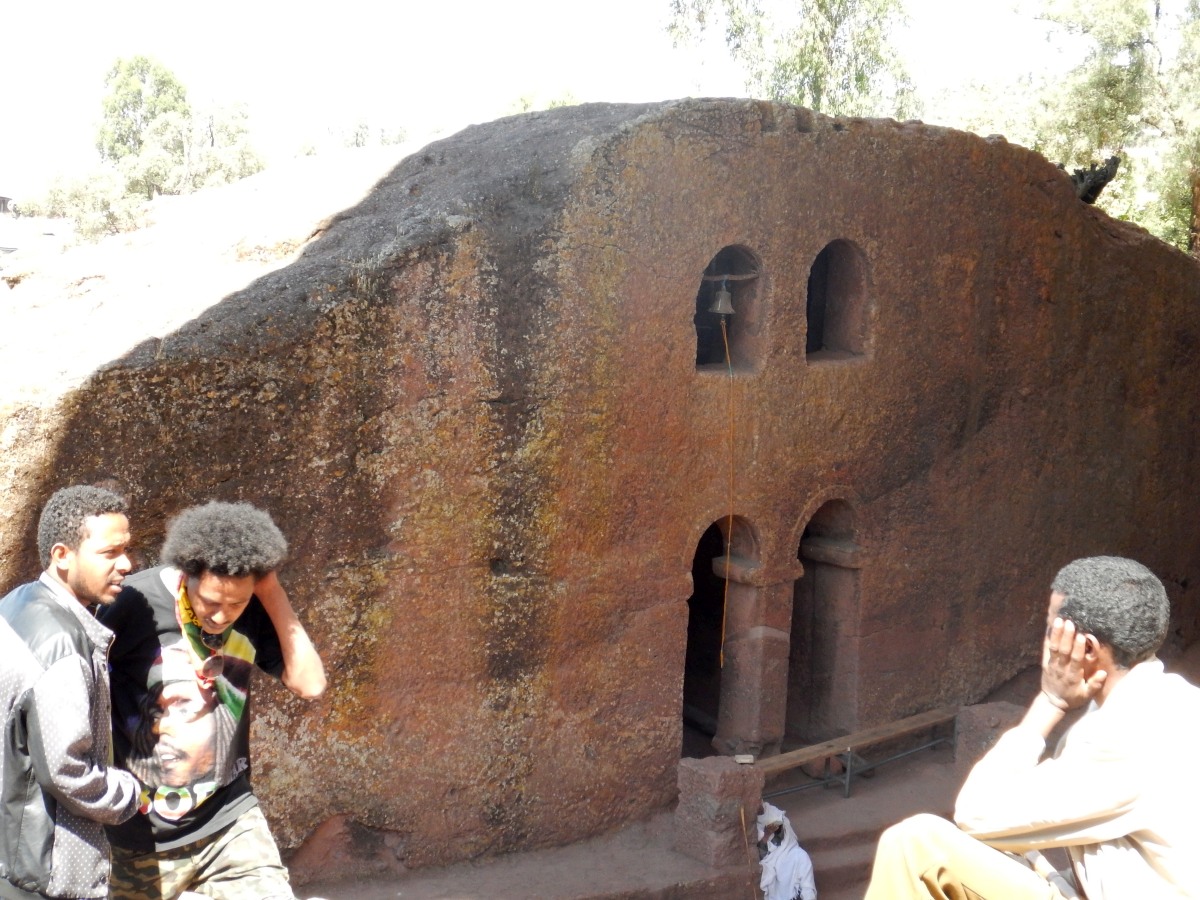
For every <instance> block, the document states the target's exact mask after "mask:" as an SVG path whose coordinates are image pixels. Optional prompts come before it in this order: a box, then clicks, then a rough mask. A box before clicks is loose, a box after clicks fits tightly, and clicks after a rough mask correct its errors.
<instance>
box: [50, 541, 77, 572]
mask: <svg viewBox="0 0 1200 900" xmlns="http://www.w3.org/2000/svg"><path fill="white" fill-rule="evenodd" d="M74 552H75V551H74V550H72V549H71V548H70V547H68V546H67V545H66V544H63V543H58V544H55V545H54V546H53V547H51V548H50V565H51V566H53V567H54V568H56V569H65V568H67V566H68V565H69V564H70V558H71V555H72V554H73V553H74Z"/></svg>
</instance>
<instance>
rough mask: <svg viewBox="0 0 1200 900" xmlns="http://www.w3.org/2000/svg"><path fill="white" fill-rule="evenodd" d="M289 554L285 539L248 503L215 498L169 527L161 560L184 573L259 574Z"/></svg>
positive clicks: (270, 522)
mask: <svg viewBox="0 0 1200 900" xmlns="http://www.w3.org/2000/svg"><path fill="white" fill-rule="evenodd" d="M286 557H287V538H285V537H284V536H283V532H281V531H280V530H279V527H278V526H277V525H276V524H275V522H274V521H272V519H271V517H270V516H269V515H268V514H267V513H265V512H263V511H262V510H261V509H258V508H257V507H255V506H252V505H250V504H249V503H222V502H220V501H219V500H213V501H212V502H210V503H205V504H204V505H203V506H193V507H190V508H188V509H185V510H184V511H183V512H181V513H180V514H179V515H178V516H176V517H175V519H174V520H173V521H172V522H171V524H170V525H169V526H168V527H167V539H166V540H165V541H164V542H163V548H162V559H163V562H165V563H168V564H170V565H172V566H175V568H177V569H180V570H182V571H183V572H185V573H186V574H188V575H202V574H203V573H205V572H211V573H213V574H214V575H237V576H240V575H253V576H255V577H256V578H261V577H262V576H263V575H266V574H267V573H268V572H271V571H274V570H275V569H277V568H279V565H280V563H282V562H283V560H284V559H285V558H286Z"/></svg>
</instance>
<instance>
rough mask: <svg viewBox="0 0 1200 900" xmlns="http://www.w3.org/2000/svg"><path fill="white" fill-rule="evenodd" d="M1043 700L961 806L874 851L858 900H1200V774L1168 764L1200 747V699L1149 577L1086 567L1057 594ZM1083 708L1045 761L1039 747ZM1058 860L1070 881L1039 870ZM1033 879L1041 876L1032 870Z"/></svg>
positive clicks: (986, 763)
mask: <svg viewBox="0 0 1200 900" xmlns="http://www.w3.org/2000/svg"><path fill="white" fill-rule="evenodd" d="M1051 591H1052V592H1051V594H1050V607H1049V612H1048V613H1047V628H1046V637H1045V640H1044V641H1043V644H1042V684H1041V687H1042V689H1041V691H1040V692H1039V693H1038V695H1037V696H1036V697H1035V698H1034V699H1033V702H1032V703H1031V704H1030V706H1029V710H1028V711H1027V712H1026V714H1025V717H1024V718H1023V719H1022V721H1021V722H1020V724H1018V725H1017V726H1016V727H1015V728H1013V729H1011V730H1010V731H1008V732H1006V733H1005V734H1004V735H1002V736H1001V737H1000V739H999V740H998V741H997V742H996V745H995V746H994V747H992V749H991V750H989V751H988V752H987V754H986V755H985V756H984V757H983V758H982V759H981V760H980V761H979V762H978V763H977V764H976V765H975V767H974V768H973V769H972V770H971V773H970V775H969V776H968V777H967V780H966V783H965V784H964V785H963V788H962V791H961V792H960V793H959V796H958V803H957V806H956V808H955V814H954V815H955V820H956V821H957V823H958V827H957V828H956V827H955V826H954V825H953V824H952V823H950V822H948V821H946V820H945V819H941V818H938V817H937V816H930V815H923V816H915V817H913V818H911V819H907V820H905V821H904V822H901V823H900V824H898V825H895V826H893V827H892V828H889V829H888V830H887V831H885V832H884V833H883V836H882V837H881V838H880V840H879V848H878V851H877V853H876V856H875V867H874V871H873V872H872V876H871V884H870V886H869V887H868V889H867V895H866V898H867V900H885V898H889V900H890V898H928V897H952V898H986V900H1021V898H1026V897H1030V898H1034V897H1036V898H1057V897H1064V896H1065V897H1071V896H1075V895H1076V892H1078V896H1083V897H1087V898H1088V900H1133V898H1137V900H1156V898H1167V897H1171V898H1181V897H1200V827H1197V825H1196V822H1195V820H1194V819H1195V811H1196V809H1197V808H1200V774H1198V773H1197V770H1196V768H1195V767H1194V766H1189V765H1183V766H1175V767H1171V768H1170V769H1168V768H1167V766H1166V761H1167V760H1171V759H1180V758H1181V757H1180V754H1186V753H1188V752H1189V751H1190V749H1191V748H1193V747H1195V746H1197V744H1198V742H1200V689H1198V688H1196V687H1193V686H1192V685H1190V684H1188V683H1187V682H1186V681H1184V680H1183V679H1182V678H1180V677H1178V676H1176V675H1167V674H1164V672H1163V665H1162V663H1161V662H1160V661H1159V660H1158V659H1157V658H1156V657H1155V655H1154V654H1155V652H1156V651H1157V650H1158V648H1159V646H1160V645H1161V644H1162V642H1163V640H1164V638H1165V637H1166V634H1167V624H1168V620H1169V618H1170V615H1169V613H1170V610H1169V605H1168V601H1167V595H1166V591H1165V590H1164V589H1163V586H1162V584H1161V583H1160V582H1159V580H1158V579H1157V578H1156V577H1154V575H1153V573H1151V572H1150V570H1149V569H1147V568H1146V567H1145V566H1142V565H1140V564H1138V563H1136V562H1133V561H1132V560H1128V559H1120V558H1116V557H1107V556H1100V557H1092V558H1089V559H1080V560H1076V561H1075V562H1073V563H1071V564H1070V565H1068V566H1066V567H1065V568H1063V569H1062V571H1060V572H1059V573H1058V575H1057V577H1055V579H1054V583H1053V585H1052V587H1051ZM1085 704H1086V705H1087V710H1086V712H1084V714H1083V715H1082V717H1081V718H1080V719H1079V721H1077V722H1076V723H1075V724H1074V725H1073V726H1072V727H1071V728H1070V729H1069V730H1068V732H1067V734H1066V736H1065V737H1064V738H1063V740H1062V742H1061V743H1060V745H1059V749H1058V752H1057V753H1055V754H1054V755H1053V756H1052V757H1049V758H1046V759H1042V756H1043V753H1044V751H1045V749H1046V738H1047V737H1048V736H1049V734H1050V732H1051V731H1052V730H1053V729H1054V727H1055V726H1056V725H1058V723H1059V722H1061V721H1062V719H1063V717H1064V716H1065V715H1066V713H1067V711H1068V710H1071V709H1075V708H1077V707H1081V706H1084V705H1085ZM1055 847H1062V848H1066V850H1067V853H1068V855H1069V857H1070V860H1071V870H1072V871H1070V872H1065V873H1058V872H1055V871H1053V869H1052V867H1047V866H1043V865H1035V866H1034V867H1033V868H1031V867H1030V866H1029V865H1027V864H1026V860H1025V859H1023V858H1022V857H1020V856H1016V855H1014V854H1028V855H1030V856H1031V857H1033V858H1034V859H1036V860H1040V861H1041V862H1044V858H1042V857H1040V851H1042V850H1045V849H1049V848H1055ZM1039 873H1040V874H1039Z"/></svg>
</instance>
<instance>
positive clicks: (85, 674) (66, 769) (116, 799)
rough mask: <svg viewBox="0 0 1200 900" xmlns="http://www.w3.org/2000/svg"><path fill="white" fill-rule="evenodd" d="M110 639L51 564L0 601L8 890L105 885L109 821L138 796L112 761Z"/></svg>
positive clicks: (0, 782) (1, 838) (0, 855)
mask: <svg viewBox="0 0 1200 900" xmlns="http://www.w3.org/2000/svg"><path fill="white" fill-rule="evenodd" d="M112 637H113V635H112V632H111V631H109V630H108V629H107V628H105V627H104V626H103V625H101V624H100V623H99V622H97V621H96V620H95V619H94V618H92V616H90V615H89V614H88V612H87V610H86V609H84V607H83V605H82V604H81V603H80V602H79V601H78V600H76V599H75V598H74V597H72V596H71V595H70V593H69V592H68V591H66V590H65V589H64V588H62V587H61V586H60V585H58V584H57V583H56V582H55V581H54V580H53V579H51V578H50V577H49V576H47V575H44V574H43V575H42V577H41V579H40V580H38V581H34V582H31V583H30V584H24V585H21V587H19V588H17V589H16V590H14V591H12V592H11V593H10V594H8V595H7V596H6V597H4V598H3V599H2V600H0V717H2V721H3V725H4V731H3V736H2V737H3V741H2V746H0V879H3V880H0V897H9V896H18V897H19V896H34V897H36V896H45V897H64V898H66V897H70V898H93V897H95V898H100V897H105V896H106V895H107V893H108V867H109V855H108V840H107V839H106V838H105V835H104V825H106V824H108V825H115V824H117V823H118V822H123V821H125V820H126V819H128V818H129V817H130V816H132V815H133V814H134V813H135V812H136V811H137V806H138V785H137V780H136V779H135V778H134V777H133V776H132V775H130V774H129V773H128V772H125V771H122V770H120V769H112V768H109V760H110V755H111V752H112V750H111V746H112V731H111V728H112V725H111V722H110V720H109V696H108V660H107V657H108V646H109V644H110V643H111V641H112Z"/></svg>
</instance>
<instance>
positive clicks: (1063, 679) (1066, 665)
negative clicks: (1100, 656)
mask: <svg viewBox="0 0 1200 900" xmlns="http://www.w3.org/2000/svg"><path fill="white" fill-rule="evenodd" d="M1095 646H1096V638H1095V637H1094V636H1093V635H1090V634H1083V633H1081V632H1079V631H1078V630H1077V629H1076V628H1075V623H1074V622H1071V621H1068V620H1066V619H1063V618H1062V617H1056V618H1055V619H1054V621H1053V622H1052V623H1051V625H1050V631H1049V633H1048V634H1047V635H1046V640H1045V642H1044V643H1043V645H1042V693H1043V694H1045V695H1046V698H1047V699H1048V700H1049V702H1050V703H1051V704H1053V705H1054V706H1055V707H1057V708H1058V709H1060V710H1062V711H1063V712H1066V711H1067V710H1070V709H1076V708H1078V707H1080V706H1083V705H1084V704H1085V703H1087V702H1088V701H1089V700H1091V699H1092V698H1093V697H1095V696H1096V694H1097V693H1099V691H1100V688H1101V687H1103V686H1104V680H1105V679H1106V678H1107V677H1108V673H1107V672H1105V671H1104V669H1102V668H1097V667H1096V666H1095V664H1094V658H1095V654H1094V650H1095ZM1089 649H1090V650H1091V651H1093V652H1092V662H1089V658H1088V656H1089Z"/></svg>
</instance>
